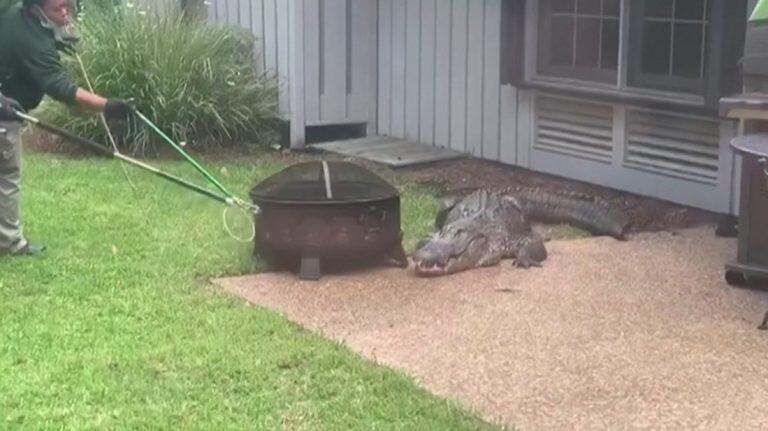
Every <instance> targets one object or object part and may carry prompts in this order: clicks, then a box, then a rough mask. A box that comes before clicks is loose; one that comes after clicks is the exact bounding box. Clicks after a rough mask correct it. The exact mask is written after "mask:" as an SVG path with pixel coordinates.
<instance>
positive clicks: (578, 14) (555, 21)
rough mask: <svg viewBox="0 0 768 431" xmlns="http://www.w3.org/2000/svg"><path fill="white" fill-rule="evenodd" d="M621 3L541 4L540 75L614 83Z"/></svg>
mask: <svg viewBox="0 0 768 431" xmlns="http://www.w3.org/2000/svg"><path fill="white" fill-rule="evenodd" d="M620 4H621V0H542V1H541V2H540V6H539V8H540V9H539V11H540V13H539V19H540V31H539V41H540V43H539V73H540V74H543V75H550V76H559V77H567V78H576V79H583V80H590V81H602V82H616V77H617V70H618V64H619V39H620V34H619V28H620V16H621V14H620V10H621V7H620Z"/></svg>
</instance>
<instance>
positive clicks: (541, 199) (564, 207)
mask: <svg viewBox="0 0 768 431" xmlns="http://www.w3.org/2000/svg"><path fill="white" fill-rule="evenodd" d="M503 194H505V195H510V196H514V197H515V198H516V199H517V200H518V202H519V203H520V206H522V208H523V210H524V211H525V214H526V216H527V217H528V219H529V220H531V221H539V222H543V223H566V224H570V225H573V226H575V227H578V228H580V229H584V230H585V231H587V232H589V233H591V234H592V235H609V236H612V237H614V238H617V239H621V240H624V239H626V236H627V233H628V231H629V228H630V223H629V221H628V220H627V218H626V216H625V215H624V214H622V213H621V212H620V211H618V210H617V209H616V208H615V207H613V206H611V204H610V203H609V202H607V201H605V200H603V199H600V198H597V197H594V196H589V195H585V194H581V193H574V192H553V191H547V190H543V189H537V188H515V189H507V190H506V191H504V192H503Z"/></svg>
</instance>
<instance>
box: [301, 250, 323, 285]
mask: <svg viewBox="0 0 768 431" xmlns="http://www.w3.org/2000/svg"><path fill="white" fill-rule="evenodd" d="M299 278H300V279H302V280H311V281H317V280H320V258H318V257H307V256H304V257H302V258H301V268H300V269H299Z"/></svg>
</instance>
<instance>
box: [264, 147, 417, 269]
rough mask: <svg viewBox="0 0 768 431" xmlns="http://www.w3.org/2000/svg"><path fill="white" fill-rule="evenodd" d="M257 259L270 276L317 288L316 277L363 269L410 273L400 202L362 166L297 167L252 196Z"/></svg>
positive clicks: (320, 164)
mask: <svg viewBox="0 0 768 431" xmlns="http://www.w3.org/2000/svg"><path fill="white" fill-rule="evenodd" d="M250 195H251V199H252V200H253V203H254V204H256V205H258V206H259V207H260V208H261V214H260V215H258V216H257V217H256V238H255V244H254V253H255V254H256V255H258V256H260V257H261V258H262V259H264V260H265V261H266V262H267V263H268V265H269V266H270V267H272V268H273V269H286V270H289V271H293V272H296V271H298V273H299V276H300V278H302V279H305V280H317V279H319V278H320V276H321V272H325V273H328V272H335V271H342V270H346V269H351V268H359V267H361V266H371V265H377V264H394V265H397V266H399V267H403V268H404V267H407V266H408V258H407V257H406V255H405V252H404V251H403V247H402V231H401V227H400V194H399V192H398V191H397V189H396V188H395V187H393V186H392V185H390V184H389V183H387V182H386V181H384V180H383V179H382V178H381V177H379V176H378V175H376V174H374V173H373V172H371V171H369V170H368V169H366V168H363V167H362V166H359V165H356V164H353V163H348V162H338V161H328V162H326V161H316V162H306V163H298V164H295V165H293V166H290V167H288V168H286V169H284V170H283V171H281V172H278V173H277V174H275V175H273V176H271V177H269V178H267V179H266V180H264V181H262V182H261V183H259V184H257V185H256V186H255V187H253V188H252V189H251V193H250Z"/></svg>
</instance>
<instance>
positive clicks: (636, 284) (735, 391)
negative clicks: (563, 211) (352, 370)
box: [217, 228, 768, 430]
mask: <svg viewBox="0 0 768 431" xmlns="http://www.w3.org/2000/svg"><path fill="white" fill-rule="evenodd" d="M549 250H550V258H549V260H548V261H547V262H546V264H545V267H544V268H541V269H531V270H520V269H514V268H512V267H511V265H510V264H509V262H504V263H503V264H502V265H500V266H498V267H494V268H488V269H481V270H474V271H470V272H466V273H463V274H458V275H454V276H451V277H446V278H441V279H430V280H425V279H417V278H414V277H412V275H411V274H410V273H408V272H405V271H402V270H397V269H385V270H376V271H371V272H366V273H359V274H350V275H345V276H334V277H326V278H325V279H323V280H321V281H320V282H318V283H311V282H299V281H297V279H296V278H295V277H294V276H292V275H288V274H261V275H256V276H248V277H240V278H232V279H223V280H217V283H219V284H220V285H221V286H223V287H224V288H226V289H228V290H229V291H231V292H233V293H235V294H237V295H241V296H242V297H244V298H247V300H248V301H250V302H251V303H253V304H258V305H260V306H265V307H268V308H270V309H273V310H277V311H279V312H281V313H284V314H285V315H286V316H287V317H288V318H289V319H291V320H293V321H296V322H298V323H300V324H302V325H304V326H305V327H307V328H309V329H311V330H316V331H321V332H322V333H323V334H325V335H326V336H328V337H332V338H334V339H337V340H343V341H344V342H345V343H346V344H347V345H348V346H349V347H350V348H351V349H353V350H354V351H357V352H359V353H361V354H362V355H364V356H365V357H367V358H370V359H372V360H375V361H377V362H379V363H383V364H385V365H388V366H391V367H394V368H397V369H400V370H402V371H404V372H405V373H407V374H409V375H410V376H412V377H414V378H415V379H416V380H417V381H418V382H420V383H421V384H423V385H424V386H425V387H427V388H428V389H430V390H431V391H433V392H434V393H436V394H438V395H440V396H443V397H446V398H451V399H456V400H458V401H460V402H461V403H462V404H463V405H465V406H466V407H468V408H472V409H477V410H478V411H479V412H480V414H482V415H483V416H484V417H485V418H487V419H488V420H491V421H495V422H501V423H505V424H511V425H515V426H518V427H520V428H521V429H523V430H548V429H559V430H561V429H611V430H620V429H674V430H680V429H707V430H716V429H723V430H725V429H728V430H735V429H738V430H765V429H768V332H761V331H757V329H756V327H757V325H758V324H759V321H760V319H761V317H762V315H763V313H764V312H765V311H766V310H768V293H764V292H755V291H748V290H740V289H734V288H731V287H729V286H727V285H726V284H725V283H724V282H723V281H722V280H723V263H724V262H725V261H727V260H730V259H732V258H733V257H734V256H735V240H733V239H721V238H715V237H714V235H713V234H712V229H711V228H707V229H696V230H690V231H685V232H682V233H681V234H679V235H673V234H671V233H660V234H642V235H640V236H637V237H635V238H633V239H632V240H631V241H629V242H623V243H622V242H617V241H614V240H612V239H608V238H591V239H584V240H574V241H562V242H554V243H550V244H549Z"/></svg>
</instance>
